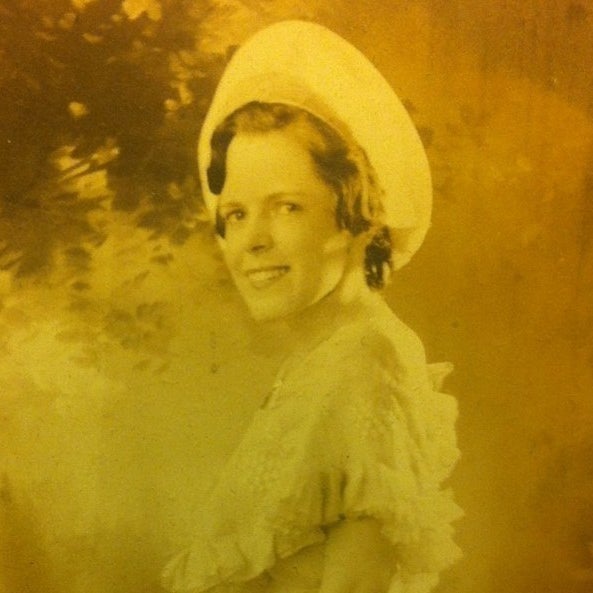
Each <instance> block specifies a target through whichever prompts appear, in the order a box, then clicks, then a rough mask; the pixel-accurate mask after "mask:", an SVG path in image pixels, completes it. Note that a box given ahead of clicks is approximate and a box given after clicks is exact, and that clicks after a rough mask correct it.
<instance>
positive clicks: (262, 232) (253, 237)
mask: <svg viewBox="0 0 593 593" xmlns="http://www.w3.org/2000/svg"><path fill="white" fill-rule="evenodd" d="M270 222H271V221H270V220H269V219H268V218H267V217H265V216H261V217H258V218H257V219H254V220H252V221H251V225H250V228H249V234H248V237H247V250H248V251H250V252H252V253H258V252H262V251H267V250H268V249H270V248H271V247H272V246H273V244H274V237H273V233H272V229H271V226H270Z"/></svg>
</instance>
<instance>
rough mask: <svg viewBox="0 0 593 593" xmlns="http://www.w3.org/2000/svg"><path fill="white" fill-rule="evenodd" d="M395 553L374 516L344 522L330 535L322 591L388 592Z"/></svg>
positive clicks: (336, 592)
mask: <svg viewBox="0 0 593 593" xmlns="http://www.w3.org/2000/svg"><path fill="white" fill-rule="evenodd" d="M394 555H395V550H394V547H393V545H392V544H391V543H390V542H389V541H387V539H386V538H385V536H384V535H383V534H382V533H381V527H380V524H379V522H378V521H376V520H375V519H371V518H366V519H359V520H349V521H342V522H341V523H339V524H338V525H336V526H335V527H333V528H332V529H331V531H330V532H329V535H328V538H327V543H326V552H325V564H324V570H323V579H322V583H321V588H320V590H319V593H387V590H388V588H389V583H390V580H391V577H392V575H393V571H394V568H395V564H396V563H395V560H394Z"/></svg>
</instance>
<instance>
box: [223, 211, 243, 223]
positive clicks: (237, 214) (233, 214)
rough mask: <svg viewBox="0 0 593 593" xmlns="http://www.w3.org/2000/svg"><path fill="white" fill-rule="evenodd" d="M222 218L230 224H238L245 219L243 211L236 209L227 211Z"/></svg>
mask: <svg viewBox="0 0 593 593" xmlns="http://www.w3.org/2000/svg"><path fill="white" fill-rule="evenodd" d="M223 218H224V220H225V222H230V223H231V224H232V223H233V222H239V221H240V220H243V219H244V218H245V211H244V210H240V209H238V208H237V209H235V210H229V211H228V212H225V214H224V217H223Z"/></svg>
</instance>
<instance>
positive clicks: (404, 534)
mask: <svg viewBox="0 0 593 593" xmlns="http://www.w3.org/2000/svg"><path fill="white" fill-rule="evenodd" d="M366 329H367V330H368V328H366ZM353 331H354V330H353ZM400 333H401V332H400ZM448 368H449V367H448V366H446V365H435V366H427V365H426V363H425V360H424V352H423V349H422V347H421V344H420V343H419V341H418V340H417V338H415V336H414V335H413V334H411V333H406V332H404V334H403V335H398V336H397V339H396V340H394V339H393V336H391V335H385V333H384V332H383V331H376V332H372V331H371V332H369V331H365V333H364V334H359V333H356V332H355V333H351V332H350V331H344V332H340V334H339V335H337V336H335V337H334V338H332V339H331V340H329V341H328V342H327V343H325V344H324V345H323V346H322V347H321V348H318V349H317V350H316V351H314V352H313V353H311V355H310V356H308V357H307V359H306V360H303V361H302V362H301V364H299V365H296V366H295V367H294V368H293V369H292V370H291V371H290V372H289V373H287V374H286V375H285V376H284V377H283V378H281V380H279V381H278V383H277V385H276V388H275V390H274V392H273V393H272V396H271V397H270V399H269V401H268V402H267V405H266V406H265V407H264V408H263V409H262V410H260V411H259V412H258V414H257V415H256V417H255V419H254V421H253V423H252V425H251V427H250V429H249V430H248V432H247V434H246V435H245V438H244V439H243V441H242V443H241V445H240V446H239V448H238V449H237V451H236V452H235V455H234V456H233V458H232V459H231V461H230V463H229V464H228V465H227V467H226V468H225V470H224V471H223V474H222V476H221V480H220V481H219V483H218V487H217V488H216V489H215V491H214V492H213V496H212V499H211V502H210V506H209V507H208V509H207V514H208V520H207V521H205V523H204V525H202V526H201V527H200V532H199V534H198V537H197V538H196V540H195V542H194V544H193V545H192V547H191V548H190V549H189V550H188V551H187V552H185V553H184V554H182V555H180V556H179V557H178V558H177V559H175V560H174V561H173V562H172V563H171V564H170V565H169V566H168V567H167V569H166V571H165V575H164V584H165V586H166V588H167V589H168V590H170V591H174V592H189V591H196V592H197V591H203V590H206V589H208V588H210V587H212V586H214V585H216V584H219V583H241V582H246V581H249V580H251V579H257V578H261V577H262V575H265V572H266V571H267V570H269V569H270V568H272V567H273V566H274V564H275V563H276V562H277V561H278V560H279V559H283V558H287V557H289V556H291V555H293V554H295V553H296V552H298V551H300V550H302V549H303V548H305V547H307V546H310V545H313V544H318V543H321V542H323V541H324V539H325V537H326V533H327V530H328V528H329V527H331V526H332V525H334V524H336V523H337V522H339V521H341V520H344V519H356V518H363V517H373V518H376V519H378V520H379V522H380V523H381V525H382V529H383V532H384V534H385V535H386V536H387V538H388V539H389V540H390V541H391V542H392V543H393V544H394V550H395V554H394V559H393V561H394V565H393V566H394V575H395V576H394V580H393V583H392V587H391V589H390V593H425V592H427V591H429V590H430V589H431V588H432V587H433V586H434V584H435V582H436V577H437V575H438V573H439V572H440V571H441V570H442V569H444V568H446V567H447V566H449V565H450V564H451V563H452V562H453V561H454V560H455V559H457V557H458V556H459V550H458V548H457V546H456V545H455V544H454V542H453V540H452V528H451V522H452V521H453V520H455V519H456V518H458V517H459V516H460V511H459V508H458V507H457V506H456V505H455V503H454V502H453V500H452V497H451V494H450V492H449V491H447V490H443V489H442V488H441V483H442V481H443V480H444V479H445V478H446V477H447V476H448V475H449V474H450V472H451V470H452V468H453V466H454V464H455V462H456V459H457V456H458V450H457V447H456V442H455V431H454V424H455V419H456V405H455V401H454V400H453V398H451V397H450V396H448V395H445V394H442V393H440V391H438V385H437V383H438V379H439V377H442V375H443V374H444V373H445V372H446V371H447V370H448Z"/></svg>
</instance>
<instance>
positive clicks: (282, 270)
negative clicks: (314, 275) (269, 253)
mask: <svg viewBox="0 0 593 593" xmlns="http://www.w3.org/2000/svg"><path fill="white" fill-rule="evenodd" d="M289 270H290V267H289V266H265V267H262V268H253V269H250V270H247V271H246V272H245V276H247V279H248V280H249V283H250V284H251V286H253V287H254V288H267V287H268V286H271V285H272V284H274V283H275V282H276V281H277V280H279V279H280V278H282V277H283V276H284V275H285V274H287V273H288V271H289Z"/></svg>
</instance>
